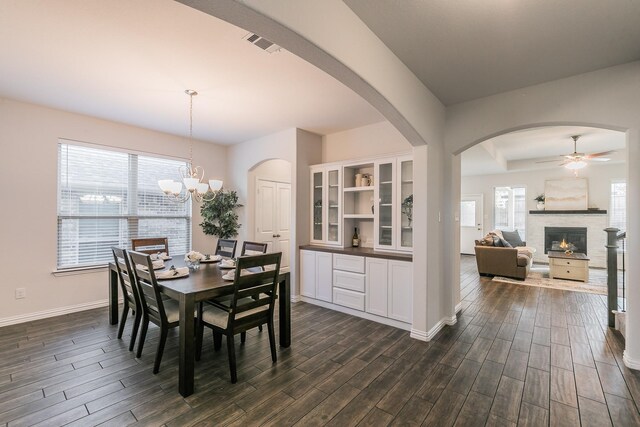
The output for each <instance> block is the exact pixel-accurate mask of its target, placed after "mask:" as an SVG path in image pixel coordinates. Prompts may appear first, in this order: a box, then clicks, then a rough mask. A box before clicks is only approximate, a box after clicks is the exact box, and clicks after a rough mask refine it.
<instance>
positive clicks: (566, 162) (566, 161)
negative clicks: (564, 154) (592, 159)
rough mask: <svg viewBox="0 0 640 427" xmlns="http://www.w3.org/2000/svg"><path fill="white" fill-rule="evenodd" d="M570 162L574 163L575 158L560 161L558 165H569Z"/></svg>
mask: <svg viewBox="0 0 640 427" xmlns="http://www.w3.org/2000/svg"><path fill="white" fill-rule="evenodd" d="M569 163H573V160H565V161H564V162H562V163H560V164H559V165H558V166H564V165H568V164H569Z"/></svg>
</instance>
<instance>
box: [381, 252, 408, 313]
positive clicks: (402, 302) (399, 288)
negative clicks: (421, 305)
mask: <svg viewBox="0 0 640 427" xmlns="http://www.w3.org/2000/svg"><path fill="white" fill-rule="evenodd" d="M387 286H388V294H387V297H388V310H389V317H390V318H392V319H396V320H400V321H401V322H406V323H411V322H412V318H413V265H412V263H410V262H406V261H394V260H390V261H389V278H388V282H387Z"/></svg>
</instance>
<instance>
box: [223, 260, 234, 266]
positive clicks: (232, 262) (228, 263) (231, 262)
mask: <svg viewBox="0 0 640 427" xmlns="http://www.w3.org/2000/svg"><path fill="white" fill-rule="evenodd" d="M220 265H221V266H223V267H235V266H236V262H235V261H234V260H231V259H223V260H222V261H220Z"/></svg>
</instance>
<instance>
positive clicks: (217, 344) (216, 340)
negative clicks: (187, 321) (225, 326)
mask: <svg viewBox="0 0 640 427" xmlns="http://www.w3.org/2000/svg"><path fill="white" fill-rule="evenodd" d="M221 348H222V334H221V333H220V332H216V331H215V330H214V331H213V349H214V350H215V351H220V349H221Z"/></svg>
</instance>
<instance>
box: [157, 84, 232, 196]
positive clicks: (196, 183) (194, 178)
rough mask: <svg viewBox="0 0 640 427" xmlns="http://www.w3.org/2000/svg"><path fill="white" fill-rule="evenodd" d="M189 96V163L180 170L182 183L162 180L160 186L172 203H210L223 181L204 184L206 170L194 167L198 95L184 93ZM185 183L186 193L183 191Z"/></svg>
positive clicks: (193, 92) (215, 180)
mask: <svg viewBox="0 0 640 427" xmlns="http://www.w3.org/2000/svg"><path fill="white" fill-rule="evenodd" d="M184 93H186V94H187V95H189V163H187V165H186V166H181V167H180V168H179V172H180V176H182V182H180V181H174V180H172V179H161V180H159V181H158V185H159V186H160V189H161V190H162V192H163V193H164V194H165V195H166V196H167V197H168V198H169V199H170V200H172V201H174V202H176V203H185V202H186V201H187V200H189V199H193V200H195V201H196V202H198V203H200V202H202V201H205V202H210V201H211V200H213V199H215V198H216V196H217V195H218V193H219V192H220V190H221V189H222V181H221V180H219V179H210V180H209V182H208V183H207V182H202V178H203V177H204V169H202V167H200V166H194V165H193V97H194V96H196V95H197V94H198V92H196V91H195V90H190V89H187V90H185V91H184ZM183 183H184V188H185V191H184V192H183V191H182V184H183Z"/></svg>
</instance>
